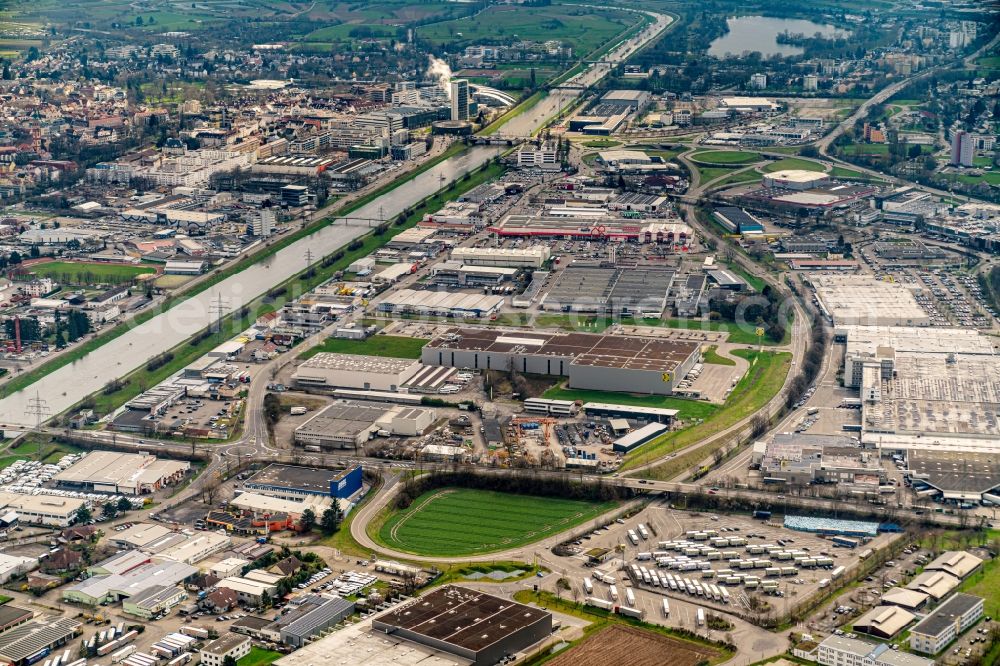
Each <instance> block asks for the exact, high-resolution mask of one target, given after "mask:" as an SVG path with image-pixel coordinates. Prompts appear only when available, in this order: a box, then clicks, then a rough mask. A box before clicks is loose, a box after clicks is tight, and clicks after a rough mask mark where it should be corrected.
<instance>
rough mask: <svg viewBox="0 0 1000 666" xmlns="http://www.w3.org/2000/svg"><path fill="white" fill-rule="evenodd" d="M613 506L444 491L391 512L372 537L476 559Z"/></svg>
mask: <svg viewBox="0 0 1000 666" xmlns="http://www.w3.org/2000/svg"><path fill="white" fill-rule="evenodd" d="M614 506H615V503H614V502H605V503H592V502H584V501H578V500H565V499H556V498H551V497H532V496H528V495H511V494H508V493H500V492H493V491H485V490H471V489H467V488H443V489H437V490H432V491H430V492H427V493H424V494H423V495H421V496H420V497H418V498H417V499H415V500H414V501H413V504H412V505H411V506H410V507H409V508H407V509H405V510H403V511H394V512H391V513H390V514H389V515H388V516H387V518H386V520H385V521H384V522H382V524H381V525H380V526H378V527H377V531H376V532H375V533H374V534H372V536H373V537H374V538H376V539H377V540H378V541H379V542H380V543H382V544H384V545H385V546H388V547H391V548H394V549H396V550H401V551H405V552H408V553H413V554H415V555H422V556H426V557H460V556H462V555H478V554H482V553H490V552H495V551H500V550H508V549H510V548H517V547H518V546H523V545H525V544H529V543H532V542H535V541H538V540H539V539H543V538H545V537H547V536H550V535H552V534H557V533H559V532H562V531H564V530H567V529H570V528H571V527H573V526H575V525H579V524H580V523H583V522H586V521H588V520H591V519H593V518H596V517H597V516H599V515H601V514H602V513H605V512H606V511H609V510H611V509H613V508H614ZM373 531H375V530H374V529H373Z"/></svg>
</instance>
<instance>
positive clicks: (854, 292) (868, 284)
mask: <svg viewBox="0 0 1000 666" xmlns="http://www.w3.org/2000/svg"><path fill="white" fill-rule="evenodd" d="M809 280H810V281H811V282H812V286H813V288H814V289H815V290H816V297H817V298H818V299H819V307H820V310H821V311H822V312H823V314H824V315H825V316H827V317H829V318H830V319H831V320H832V321H833V324H834V326H851V325H854V326H928V325H929V324H930V318H929V317H928V315H927V313H926V312H924V310H923V308H921V307H920V305H919V304H918V303H917V301H916V299H915V298H914V297H913V293H912V292H910V291H909V290H908V289H907V288H906V287H904V286H903V285H901V284H898V283H895V282H885V281H883V280H878V279H876V278H874V277H872V276H867V275H813V276H810V278H809Z"/></svg>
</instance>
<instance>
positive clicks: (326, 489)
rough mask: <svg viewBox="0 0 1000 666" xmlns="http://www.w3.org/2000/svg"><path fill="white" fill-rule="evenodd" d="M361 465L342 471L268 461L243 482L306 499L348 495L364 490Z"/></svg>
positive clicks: (282, 495)
mask: <svg viewBox="0 0 1000 666" xmlns="http://www.w3.org/2000/svg"><path fill="white" fill-rule="evenodd" d="M361 484H362V473H361V466H360V465H356V466H354V467H351V468H348V469H346V470H341V471H339V472H338V471H333V470H328V469H316V468H312V467H297V466H292V465H268V466H267V467H265V468H264V469H262V470H261V471H259V472H257V473H256V474H255V475H253V476H252V477H250V478H249V479H247V481H246V482H245V483H244V484H243V485H244V487H245V488H248V489H250V490H254V491H256V492H259V493H261V494H264V495H269V496H271V497H279V498H282V499H287V500H291V501H293V502H302V501H305V500H307V499H309V498H311V497H316V496H321V497H332V498H338V499H347V498H349V497H351V496H352V495H354V494H355V493H357V492H358V491H359V490H361Z"/></svg>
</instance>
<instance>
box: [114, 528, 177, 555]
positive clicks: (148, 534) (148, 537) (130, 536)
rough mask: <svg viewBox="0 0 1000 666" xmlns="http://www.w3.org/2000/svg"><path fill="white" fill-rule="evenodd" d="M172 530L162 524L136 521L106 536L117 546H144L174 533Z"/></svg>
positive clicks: (126, 547)
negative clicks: (126, 527)
mask: <svg viewBox="0 0 1000 666" xmlns="http://www.w3.org/2000/svg"><path fill="white" fill-rule="evenodd" d="M174 533H175V532H173V531H172V530H170V529H169V528H167V527H164V526H163V525H153V524H150V523H136V524H134V525H132V526H131V527H129V528H128V529H126V530H124V531H122V532H117V533H115V534H114V535H112V536H110V537H109V538H108V540H109V541H111V543H113V544H114V545H115V546H117V547H118V548H124V549H132V548H146V547H147V546H150V545H152V544H154V543H156V542H158V541H159V540H160V539H163V538H164V537H166V536H168V535H170V534H174Z"/></svg>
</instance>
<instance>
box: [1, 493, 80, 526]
mask: <svg viewBox="0 0 1000 666" xmlns="http://www.w3.org/2000/svg"><path fill="white" fill-rule="evenodd" d="M84 504H85V502H84V501H83V500H82V499H74V498H72V497H61V496H59V495H46V494H39V495H21V494H19V493H8V492H4V491H0V515H4V514H7V513H11V512H14V513H15V514H17V517H18V520H19V521H20V522H21V523H25V524H29V523H30V524H32V525H46V526H49V527H69V526H70V524H72V522H73V521H74V520H76V512H77V511H79V510H80V507H82V506H83V505H84Z"/></svg>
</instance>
